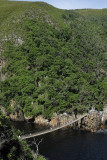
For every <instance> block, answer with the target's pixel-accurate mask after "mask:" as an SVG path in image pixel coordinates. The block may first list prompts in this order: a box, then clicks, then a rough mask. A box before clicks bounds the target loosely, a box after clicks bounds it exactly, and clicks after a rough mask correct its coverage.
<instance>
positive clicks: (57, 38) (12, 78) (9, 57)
mask: <svg viewBox="0 0 107 160" xmlns="http://www.w3.org/2000/svg"><path fill="white" fill-rule="evenodd" d="M0 54H1V55H0V56H1V59H0V60H1V66H0V71H1V80H0V87H1V88H0V105H1V106H3V107H4V108H5V109H6V111H7V113H8V114H10V113H14V112H19V111H22V112H23V113H24V114H25V115H26V116H37V115H40V114H42V115H44V116H45V117H46V118H50V117H51V116H52V114H53V113H54V112H57V113H63V112H65V111H66V112H67V113H71V112H73V111H76V112H79V113H83V112H86V111H88V110H89V109H90V108H91V107H95V108H96V109H97V110H102V109H103V107H104V105H105V103H106V100H105V99H106V89H107V83H106V75H107V71H106V69H107V67H106V55H107V9H102V10H90V9H86V10H69V11H68V10H60V9H57V8H54V7H53V6H51V5H48V4H46V3H43V2H35V3H29V2H9V1H6V0H1V1H0ZM12 104H13V105H12ZM13 106H14V107H13Z"/></svg>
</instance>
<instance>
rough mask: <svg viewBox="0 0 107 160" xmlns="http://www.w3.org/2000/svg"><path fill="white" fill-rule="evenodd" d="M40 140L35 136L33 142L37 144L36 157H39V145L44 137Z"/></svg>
mask: <svg viewBox="0 0 107 160" xmlns="http://www.w3.org/2000/svg"><path fill="white" fill-rule="evenodd" d="M37 141H38V140H36V139H35V138H34V141H33V144H34V145H35V146H36V153H35V154H36V157H37V158H38V156H39V145H40V143H41V142H42V141H43V138H42V139H41V140H40V141H39V142H37Z"/></svg>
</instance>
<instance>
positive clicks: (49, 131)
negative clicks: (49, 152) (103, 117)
mask: <svg viewBox="0 0 107 160" xmlns="http://www.w3.org/2000/svg"><path fill="white" fill-rule="evenodd" d="M87 115H88V114H85V115H83V116H82V117H80V118H78V119H76V120H73V121H72V122H68V123H66V124H65V125H63V126H59V127H56V128H53V129H47V130H45V131H41V132H36V133H32V134H27V135H22V136H21V137H20V138H21V139H22V140H25V139H29V138H33V137H37V136H41V135H44V134H47V133H51V132H54V131H56V130H59V129H62V128H65V127H67V126H69V125H72V124H73V123H76V122H78V121H79V120H81V119H83V118H84V117H86V116H87Z"/></svg>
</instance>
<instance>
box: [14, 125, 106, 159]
mask: <svg viewBox="0 0 107 160" xmlns="http://www.w3.org/2000/svg"><path fill="white" fill-rule="evenodd" d="M14 125H15V124H14ZM15 126H16V127H17V128H19V129H21V130H24V131H25V133H30V132H35V131H38V130H42V129H43V128H42V127H40V126H37V125H34V124H32V123H20V125H18V124H17V125H15ZM19 126H20V127H19ZM41 138H43V142H42V143H41V144H40V146H39V148H40V154H42V155H44V157H46V158H47V159H48V160H107V129H106V130H105V131H104V132H102V131H101V130H100V131H98V133H90V132H84V131H73V130H72V129H70V128H69V129H62V130H59V131H56V132H52V133H49V134H46V135H44V136H41V137H36V140H37V139H38V141H39V140H40V139H41ZM33 140H34V139H29V140H28V143H29V144H30V146H31V148H32V149H33V150H34V151H35V150H36V147H35V145H34V144H33V143H32V142H33Z"/></svg>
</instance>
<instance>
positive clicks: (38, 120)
mask: <svg viewBox="0 0 107 160" xmlns="http://www.w3.org/2000/svg"><path fill="white" fill-rule="evenodd" d="M34 123H36V124H39V125H44V126H48V125H49V121H48V120H47V119H45V118H44V117H43V116H37V117H35V120H34Z"/></svg>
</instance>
